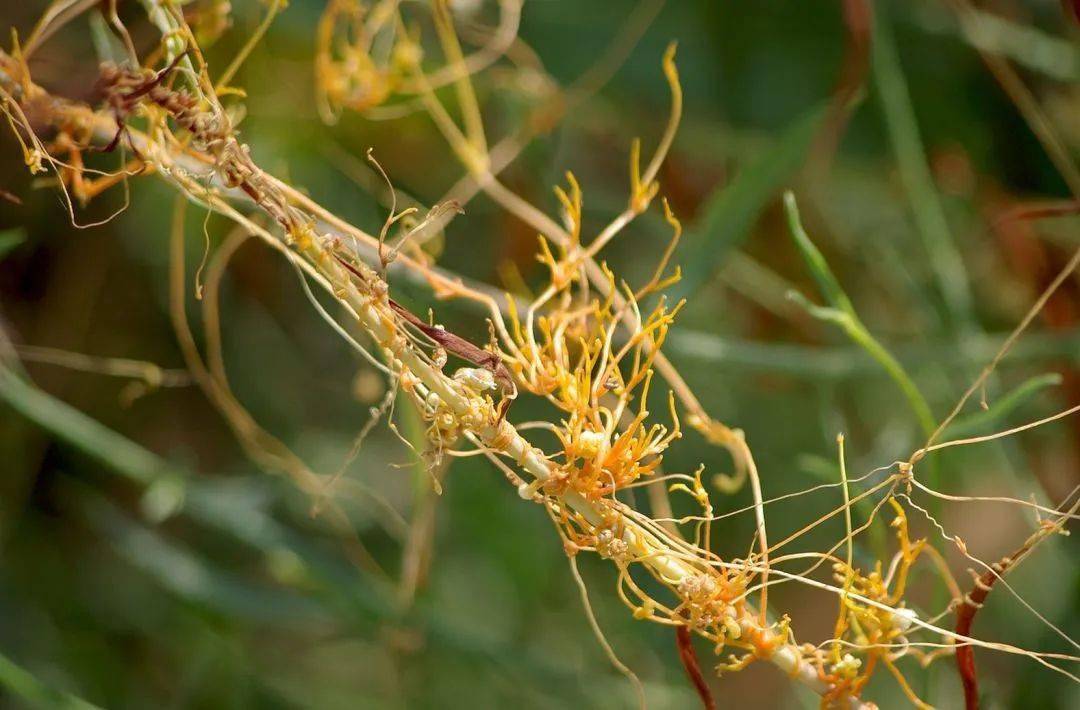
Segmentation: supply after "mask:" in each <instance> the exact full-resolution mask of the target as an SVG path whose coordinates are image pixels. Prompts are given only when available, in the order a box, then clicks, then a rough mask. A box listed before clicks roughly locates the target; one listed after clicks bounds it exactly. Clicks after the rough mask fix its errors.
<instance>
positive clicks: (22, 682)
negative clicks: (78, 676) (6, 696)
mask: <svg viewBox="0 0 1080 710" xmlns="http://www.w3.org/2000/svg"><path fill="white" fill-rule="evenodd" d="M0 687H3V688H4V689H6V690H7V691H8V693H10V694H11V696H13V697H16V698H19V699H20V700H22V701H23V702H24V703H25V704H26V706H28V707H34V708H47V709H48V710H100V709H99V708H98V706H97V705H94V704H92V703H88V702H87V701H85V700H83V699H82V698H79V697H76V696H74V695H71V694H70V693H65V692H63V691H61V690H57V689H56V688H53V687H52V686H49V685H46V684H45V683H43V682H42V681H41V680H40V679H38V677H37V676H35V675H34V674H33V673H31V672H30V671H28V670H26V669H25V668H23V667H22V666H20V665H19V664H17V663H15V662H14V661H12V660H11V659H10V658H8V657H7V656H5V655H3V654H0Z"/></svg>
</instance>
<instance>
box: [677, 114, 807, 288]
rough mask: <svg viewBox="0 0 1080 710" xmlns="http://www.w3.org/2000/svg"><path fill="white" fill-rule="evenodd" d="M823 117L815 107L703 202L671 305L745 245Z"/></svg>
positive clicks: (802, 158)
mask: <svg viewBox="0 0 1080 710" xmlns="http://www.w3.org/2000/svg"><path fill="white" fill-rule="evenodd" d="M824 116H825V108H824V107H821V106H818V107H815V108H813V109H811V110H810V111H809V112H807V113H806V114H804V115H803V116H801V117H799V118H798V119H796V120H795V121H794V122H793V123H792V124H791V125H790V126H788V127H787V128H786V129H785V130H784V132H783V133H782V134H781V135H780V138H779V140H778V141H777V142H776V144H775V145H774V146H772V147H771V148H770V149H769V151H768V152H767V153H765V154H764V155H762V156H761V157H760V158H759V159H758V160H757V161H755V162H754V163H752V164H750V165H748V166H747V167H745V168H744V169H743V170H742V171H741V172H740V173H739V174H738V176H736V177H735V179H734V180H733V181H732V182H731V183H729V184H727V185H724V186H723V187H721V188H718V189H717V190H716V191H715V192H714V193H713V194H712V195H711V196H710V197H709V198H708V199H707V200H706V202H705V206H704V212H703V216H702V217H701V219H700V220H699V221H698V223H697V224H696V225H695V226H694V227H693V229H691V230H689V233H688V234H687V237H686V241H685V242H684V243H685V244H687V245H688V247H687V248H686V249H684V250H683V253H682V258H681V259H680V263H681V264H682V280H681V281H680V282H679V283H678V284H676V285H675V286H674V287H673V288H672V290H671V292H670V293H671V298H672V301H678V300H679V299H680V298H686V297H688V296H692V295H693V294H694V293H695V292H696V291H697V290H698V289H700V288H701V287H702V286H704V285H705V284H706V283H707V282H708V281H709V279H710V278H711V277H712V275H713V274H715V273H716V272H717V270H718V269H719V268H720V266H721V265H722V264H723V263H724V260H725V259H726V258H727V256H728V255H729V254H730V253H731V252H732V250H734V249H737V248H738V247H739V246H741V245H742V244H743V242H745V241H746V238H747V236H748V235H749V234H750V230H751V229H753V227H754V224H755V223H756V222H757V220H758V218H759V217H760V216H761V213H762V212H763V211H764V210H765V207H766V206H767V205H768V203H769V200H770V199H771V198H772V197H773V195H775V194H776V193H777V192H778V191H779V190H780V188H781V187H782V186H783V185H784V183H786V182H788V181H789V180H790V178H791V175H792V174H793V173H794V172H795V171H796V170H798V168H799V167H800V166H801V165H802V164H803V161H805V159H806V154H807V152H808V151H809V150H810V144H811V142H812V141H813V138H814V135H816V133H817V130H818V128H819V127H820V125H821V121H822V118H823V117H824ZM690 245H693V246H690Z"/></svg>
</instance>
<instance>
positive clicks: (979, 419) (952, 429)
mask: <svg viewBox="0 0 1080 710" xmlns="http://www.w3.org/2000/svg"><path fill="white" fill-rule="evenodd" d="M1060 384H1061V375H1059V374H1057V373H1056V372H1048V373H1044V374H1042V375H1036V376H1035V377H1032V378H1030V379H1028V380H1025V381H1024V382H1022V383H1021V384H1020V386H1019V387H1017V388H1016V389H1014V390H1013V391H1011V392H1009V393H1008V394H1006V395H1005V396H1004V397H1002V398H1001V399H999V400H997V401H996V402H994V403H993V404H991V405H990V406H989V407H988V408H987V409H984V410H983V411H981V412H976V413H974V414H969V415H967V416H966V417H958V418H957V419H956V420H955V421H953V423H952V424H951V425H950V426H949V428H948V429H946V430H945V436H947V437H948V438H952V439H955V438H959V437H964V436H968V435H971V434H974V433H976V432H979V431H981V430H986V429H988V428H989V427H991V426H993V425H995V424H999V423H1001V422H1002V421H1004V420H1005V418H1006V417H1008V416H1009V414H1011V413H1012V412H1014V411H1016V410H1017V409H1018V408H1019V407H1020V406H1022V405H1023V404H1024V403H1026V402H1028V401H1029V400H1031V399H1032V398H1033V397H1034V396H1035V395H1036V394H1038V393H1039V392H1041V391H1042V390H1044V389H1046V388H1047V387H1056V386H1057V385H1060Z"/></svg>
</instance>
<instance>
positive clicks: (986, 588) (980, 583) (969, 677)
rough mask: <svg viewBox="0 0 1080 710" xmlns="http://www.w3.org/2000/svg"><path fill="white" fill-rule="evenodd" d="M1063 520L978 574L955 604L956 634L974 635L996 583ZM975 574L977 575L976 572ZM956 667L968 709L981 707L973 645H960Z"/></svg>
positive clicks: (1039, 531)
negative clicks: (977, 621)
mask: <svg viewBox="0 0 1080 710" xmlns="http://www.w3.org/2000/svg"><path fill="white" fill-rule="evenodd" d="M1070 512H1071V511H1070ZM1064 520H1065V518H1061V519H1059V520H1058V521H1057V522H1056V523H1051V522H1049V521H1044V522H1043V525H1042V527H1041V528H1040V529H1039V530H1038V531H1036V532H1035V534H1034V535H1032V536H1031V537H1029V538H1028V539H1027V540H1026V541H1025V542H1024V544H1023V545H1021V546H1020V547H1018V548H1017V549H1016V550H1014V551H1013V553H1012V554H1011V555H1009V556H1008V557H1002V558H1001V559H1000V560H999V561H998V562H995V563H994V564H992V565H990V569H988V570H986V571H985V572H983V573H982V574H980V575H978V576H977V577H975V586H974V588H973V589H972V590H971V591H970V592H969V593H968V594H966V595H964V597H963V598H962V599H961V600H960V603H959V605H957V607H956V633H957V635H958V636H968V637H970V636H971V625H972V623H973V622H974V621H975V614H976V613H978V611H979V609H981V608H982V605H983V602H984V601H986V597H987V595H989V594H990V590H991V589H992V588H993V586H994V583H995V582H997V581H998V580H999V579H1001V578H1002V577H1003V576H1004V575H1005V573H1006V572H1008V571H1009V570H1010V569H1012V568H1013V567H1015V566H1016V565H1017V563H1019V562H1020V560H1022V559H1023V558H1024V557H1026V556H1027V554H1028V553H1029V552H1031V550H1032V549H1033V548H1034V547H1035V546H1036V545H1037V544H1039V543H1040V542H1041V541H1042V540H1044V539H1045V538H1046V537H1047V536H1048V535H1049V534H1050V533H1052V532H1053V531H1055V530H1056V529H1058V528H1060V525H1061V523H1062V522H1063V521H1064ZM972 574H973V575H974V572H972ZM956 667H957V669H958V670H959V672H960V682H961V683H963V685H964V708H965V710H979V678H978V675H977V674H976V672H975V649H974V648H973V647H972V646H971V645H969V644H964V645H962V646H958V647H957V649H956Z"/></svg>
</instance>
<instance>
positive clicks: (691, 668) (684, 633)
mask: <svg viewBox="0 0 1080 710" xmlns="http://www.w3.org/2000/svg"><path fill="white" fill-rule="evenodd" d="M675 645H676V646H677V647H678V649H679V660H680V661H682V664H683V668H685V669H686V675H687V676H689V678H690V682H691V683H693V684H694V690H696V691H697V694H698V697H699V698H701V707H703V708H704V709H705V710H716V702H715V701H714V700H713V696H712V691H711V690H709V684H708V683H706V682H705V676H703V675H702V674H701V666H699V665H698V659H697V651H695V650H694V640H693V638H692V637H691V636H690V628H689V627H687V626H676V627H675Z"/></svg>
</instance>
